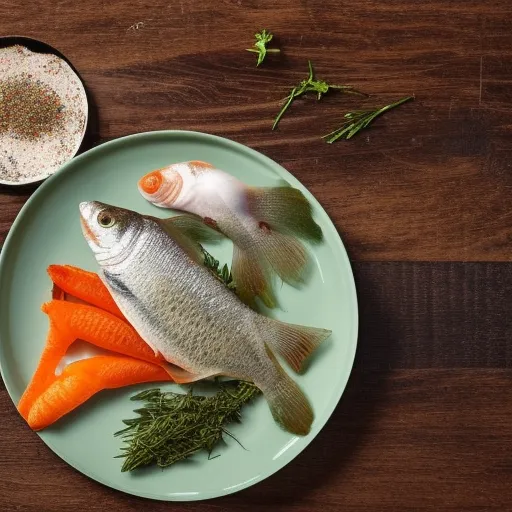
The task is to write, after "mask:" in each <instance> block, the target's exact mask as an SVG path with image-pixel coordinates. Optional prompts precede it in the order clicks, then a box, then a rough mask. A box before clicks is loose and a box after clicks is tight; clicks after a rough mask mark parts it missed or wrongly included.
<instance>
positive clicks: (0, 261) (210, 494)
mask: <svg viewBox="0 0 512 512" xmlns="http://www.w3.org/2000/svg"><path fill="white" fill-rule="evenodd" d="M155 136H163V137H171V138H173V137H175V136H178V137H183V136H185V137H187V138H198V137H199V138H204V139H206V140H209V141H211V142H214V143H220V144H222V145H224V146H228V147H232V148H233V149H235V150H237V151H242V152H245V153H247V152H248V153H249V154H250V155H251V156H253V157H255V158H256V159H258V160H263V161H264V162H265V163H266V164H267V165H268V166H269V167H270V168H271V169H272V170H273V171H275V172H276V174H277V175H279V176H280V177H283V176H284V177H285V178H286V179H287V180H288V181H291V182H293V184H294V186H296V185H297V184H298V185H299V186H300V187H302V188H304V189H305V190H306V191H307V192H308V194H309V195H310V196H311V198H312V200H313V201H314V202H315V203H316V206H317V208H319V209H320V210H321V211H322V212H323V214H324V215H325V217H326V219H327V220H328V222H329V223H330V227H331V228H332V230H333V232H334V234H335V236H334V237H333V238H334V240H335V244H336V246H337V249H338V250H339V255H340V257H341V258H342V260H344V263H345V264H346V266H347V268H348V269H349V273H348V274H349V279H348V282H347V286H348V287H349V288H350V294H351V296H352V297H353V301H351V304H350V305H349V307H350V309H351V312H349V314H350V315H351V320H352V332H350V337H351V340H350V350H349V353H348V355H347V360H348V362H349V363H350V370H349V372H348V373H347V376H346V378H345V379H344V382H342V383H341V385H340V386H339V389H338V392H337V393H335V394H333V398H332V399H331V401H330V402H328V404H327V407H326V411H327V412H326V413H325V415H324V417H323V418H322V421H321V424H318V425H317V426H316V428H315V432H314V435H313V436H311V438H309V439H306V442H305V443H304V445H303V446H302V447H300V448H299V449H298V451H295V452H293V454H291V453H290V452H291V450H289V451H288V454H283V456H282V457H280V458H279V459H280V461H279V463H277V464H276V465H275V466H272V465H271V466H269V468H270V469H269V470H268V471H264V472H262V473H261V474H260V475H258V476H257V477H255V478H253V479H250V480H249V481H247V482H243V483H241V484H239V485H237V486H235V487H234V488H233V489H227V490H225V489H223V490H222V491H221V492H217V491H202V492H199V493H198V494H194V495H186V496H183V495H181V496H179V497H178V496H172V495H167V496H164V495H162V494H156V493H152V492H140V491H133V492H132V491H131V490H130V489H129V488H123V487H122V486H120V485H117V484H115V483H112V482H109V481H107V480H106V479H104V478H103V477H101V476H98V475H97V474H96V473H95V472H93V471H91V470H89V469H86V468H84V467H83V466H82V465H81V463H80V462H77V461H76V460H74V459H73V458H72V457H69V456H68V455H65V456H64V455H63V454H61V452H60V450H59V449H58V448H56V447H55V446H54V445H53V444H52V443H51V442H49V441H48V440H46V439H45V438H44V436H43V434H42V433H40V432H36V434H37V435H38V436H39V438H40V439H41V440H42V441H43V442H44V443H45V445H46V446H48V448H50V450H52V451H53V452H54V453H55V454H56V455H57V456H58V457H59V458H60V459H62V461H64V462H65V463H66V464H68V465H69V466H71V467H72V468H73V469H74V470H76V471H79V472H80V473H82V474H83V475H84V476H86V477H87V478H90V479H92V480H95V481H96V482H98V483H100V484H102V485H105V486H107V487H110V488H111V489H115V490H116V491H120V492H123V493H126V494H129V495H132V496H138V497H142V498H147V499H154V500H159V501H168V502H185V501H202V500H207V499H213V498H220V497H223V496H228V495H230V494H233V493H236V492H239V491H241V490H243V489H247V488H249V487H252V486H253V485H255V484H257V483H259V482H262V481H263V480H266V479H267V478H269V477H270V476H272V475H274V474H275V473H277V472H278V471H280V470H281V469H283V468H284V467H285V466H287V465H288V464H289V463H290V462H292V461H293V460H294V459H295V458H296V457H298V456H299V455H300V454H301V453H302V452H303V451H304V450H305V449H306V448H307V447H308V446H309V445H310V444H311V443H312V442H313V440H314V439H315V438H316V437H317V435H318V434H319V433H320V431H321V430H322V429H323V428H324V426H325V425H326V423H327V422H328V421H329V419H330V418H331V416H332V414H333V413H334V411H335V409H336V407H337V406H338V404H339V402H340V400H341V397H342V396H343V393H344V392H345V389H346V387H347V383H348V381H349V378H350V376H351V375H352V371H353V367H354V359H355V355H356V350H357V344H358V334H359V308H358V300H357V289H356V286H355V279H354V272H353V269H352V265H351V263H350V259H349V257H348V253H347V250H346V248H345V245H344V244H343V241H342V239H341V236H340V235H339V233H338V230H337V228H336V226H335V224H334V222H332V220H331V218H330V217H329V215H328V213H327V212H326V211H325V209H324V208H323V206H322V205H321V204H320V202H319V201H318V200H317V199H316V197H315V196H314V195H313V194H312V193H311V192H310V191H309V190H308V189H307V187H305V186H304V185H303V184H302V183H301V182H300V181H299V180H298V179H297V178H296V177H295V176H293V174H291V173H290V172H289V171H288V170H287V169H285V168H284V167H283V166H281V165H280V164H279V163H277V162H275V161H274V160H272V159H271V158H270V157H268V156H266V155H264V154H263V153H261V152H259V151H257V150H255V149H253V148H251V147H248V146H246V145H244V144H241V143H240V142H236V141H234V140H231V139H228V138H226V137H221V136H219V135H214V134H210V133H204V132H199V131H192V130H155V131H147V132H140V133H134V134H131V135H126V136H123V137H118V138H116V139H112V140H110V141H107V142H104V143H102V144H100V145H98V146H95V147H93V148H91V149H89V150H88V151H86V152H84V153H81V154H80V155H78V156H76V157H74V158H72V159H71V160H69V161H68V162H66V163H65V164H63V165H62V166H61V167H60V169H58V170H57V171H56V172H55V173H54V174H52V175H51V176H49V177H48V178H47V179H46V180H45V181H44V182H43V183H42V184H41V186H39V187H38V188H37V190H35V192H34V193H33V194H32V195H31V196H30V197H29V198H28V200H27V201H26V202H25V204H24V205H23V206H22V208H21V209H20V211H19V213H18V215H17V216H16V218H15V219H14V221H13V223H12V225H11V227H10V229H9V232H8V234H7V236H6V238H5V241H4V243H3V245H2V248H1V251H0V287H1V285H2V281H3V280H4V279H5V278H4V277H3V276H4V274H5V272H4V267H5V265H6V264H7V259H8V253H9V247H10V242H11V239H12V238H13V237H14V233H15V232H16V231H17V229H18V227H19V225H21V224H22V222H23V220H24V217H25V215H27V211H28V209H29V208H30V207H31V206H30V205H31V203H32V202H33V200H35V199H36V198H37V197H39V195H43V194H44V193H45V192H46V190H47V189H49V188H50V187H51V186H53V182H54V181H55V180H57V179H58V176H59V175H60V174H61V173H65V172H73V170H74V169H73V167H74V166H75V165H78V164H75V162H76V161H78V162H79V161H81V160H86V159H87V158H89V157H90V155H91V154H95V153H96V152H101V151H105V150H107V151H108V150H109V149H112V148H114V147H115V146H116V145H121V146H122V145H123V144H126V143H127V142H129V141H133V140H136V139H139V140H140V139H146V138H147V139H150V138H153V137H155ZM1 345H2V339H1V332H0V346H1ZM0 375H1V376H2V380H3V382H4V385H5V387H6V390H7V392H8V394H9V398H10V399H11V401H12V402H13V404H14V406H15V407H16V403H15V402H14V399H13V398H12V395H13V388H12V387H11V385H10V384H9V383H8V382H7V381H6V379H5V374H4V369H3V365H2V357H0ZM16 410H17V407H16ZM290 455H291V456H290Z"/></svg>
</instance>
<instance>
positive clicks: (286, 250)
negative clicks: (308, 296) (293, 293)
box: [255, 229, 309, 284]
mask: <svg viewBox="0 0 512 512" xmlns="http://www.w3.org/2000/svg"><path fill="white" fill-rule="evenodd" d="M261 231H265V232H264V233H263V234H262V237H260V238H258V239H257V244H258V250H257V252H256V254H255V257H258V256H259V260H260V261H262V260H266V261H267V262H268V265H269V266H270V267H271V269H272V270H273V271H274V272H275V273H276V274H277V275H278V276H279V277H280V278H281V279H282V280H283V281H285V282H287V283H290V284H296V283H301V282H302V281H303V280H304V274H305V273H306V268H307V264H308V261H309V257H308V253H307V252H306V249H305V247H304V245H303V244H302V243H301V242H300V241H299V240H297V239H296V238H295V237H293V236H290V235H285V234H283V233H278V232H277V231H273V230H272V229H270V230H264V229H262V230H261Z"/></svg>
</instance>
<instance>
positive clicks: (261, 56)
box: [247, 29, 281, 66]
mask: <svg viewBox="0 0 512 512" xmlns="http://www.w3.org/2000/svg"><path fill="white" fill-rule="evenodd" d="M254 37H255V38H256V42H255V43H254V48H247V51H248V52H253V53H257V54H258V61H257V62H256V66H259V65H260V64H261V63H262V62H263V61H264V60H265V57H266V56H267V53H279V52H280V51H281V50H280V49H279V48H267V44H268V43H270V41H272V38H273V37H274V34H272V33H270V32H267V31H266V30H265V29H263V30H262V31H261V32H258V33H257V34H254Z"/></svg>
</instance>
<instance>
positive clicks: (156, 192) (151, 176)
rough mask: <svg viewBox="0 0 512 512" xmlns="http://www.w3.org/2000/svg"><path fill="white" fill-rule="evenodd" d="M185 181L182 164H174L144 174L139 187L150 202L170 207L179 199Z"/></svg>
mask: <svg viewBox="0 0 512 512" xmlns="http://www.w3.org/2000/svg"><path fill="white" fill-rule="evenodd" d="M186 178H189V177H188V176H187V177H186ZM187 181H189V180H187ZM184 182H185V180H184V176H183V173H182V172H180V164H173V165H169V166H168V167H163V168H162V169H157V170H155V171H151V172H149V173H148V174H146V175H144V176H143V177H142V178H141V179H140V180H139V183H138V187H139V192H140V193H141V194H142V197H144V198H145V199H147V200H148V201H149V202H151V203H153V204H154V205H156V206H162V207H164V208H165V207H167V208H170V207H172V206H174V204H175V203H176V201H177V200H178V199H179V197H180V195H181V193H182V191H183V185H184Z"/></svg>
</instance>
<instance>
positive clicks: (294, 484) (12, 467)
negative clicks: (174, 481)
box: [0, 369, 512, 512]
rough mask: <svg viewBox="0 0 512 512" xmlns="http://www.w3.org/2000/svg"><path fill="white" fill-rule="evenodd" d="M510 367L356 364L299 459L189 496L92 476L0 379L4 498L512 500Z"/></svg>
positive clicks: (69, 501) (185, 507)
mask: <svg viewBox="0 0 512 512" xmlns="http://www.w3.org/2000/svg"><path fill="white" fill-rule="evenodd" d="M511 378H512V373H511V371H510V370H499V369H497V370H492V369H491V370H489V369H455V370H454V369H450V370H443V369H440V370H391V371H363V370H356V371H355V372H354V374H353V375H352V377H351V380H350V382H349V385H348V388H347V390H346V392H345V394H344V396H343V398H342V401H341V403H340V405H339V406H338V408H337V409H336V411H335V413H334V414H333V416H332V417H331V419H330V421H329V423H328V424H327V425H326V427H325V429H324V430H323V431H322V432H321V433H320V435H319V436H318V438H317V439H315V441H314V442H313V443H312V444H311V445H310V446H309V447H308V448H307V449H306V450H305V451H304V452H303V453H302V454H301V455H300V456H299V457H298V458H297V459H296V460H295V461H293V462H292V463H291V464H289V465H288V466H287V467H285V468H284V469H282V470H281V471H280V472H279V473H277V474H276V475H274V476H272V477H271V478H269V479H267V480H265V481H264V482H262V483H260V484H258V485H257V486H254V487H252V488H249V489H247V490H244V491H241V492H239V493H237V494H235V495H231V496H228V497H225V498H219V499H216V500H212V501H207V502H201V503H187V504H180V503H173V504H169V503H159V502H154V501H148V500H144V499H141V498H135V497H131V496H128V495H125V494H122V493H119V492H117V491H114V490H112V489H109V488H107V487H104V486H102V485H100V484H98V483H96V482H93V481H92V480H89V479H88V478H86V477H85V476H83V475H81V474H80V473H78V472H77V471H75V470H73V469H71V468H70V467H69V466H67V465H66V464H65V463H64V462H63V461H62V460H60V459H59V458H58V457H57V456H56V455H55V454H54V453H52V452H51V451H50V450H49V449H48V448H47V447H46V446H45V445H44V444H43V443H42V442H41V440H40V439H39V438H38V437H37V436H36V435H35V434H34V433H33V432H31V431H30V430H29V428H28V427H27V426H26V425H25V424H24V423H23V421H22V420H21V418H20V417H19V416H18V415H17V414H13V410H12V409H13V406H12V403H11V402H10V399H9V397H8V396H7V393H6V392H5V391H0V414H1V416H2V422H0V443H1V446H2V452H1V453H2V455H1V461H2V465H1V479H0V500H1V501H0V503H2V505H3V508H2V510H8V511H11V510H18V511H27V512H29V511H30V512H41V511H52V512H53V511H55V512H57V511H67V510H75V511H76V510H90V511H98V512H100V511H102V512H103V511H104V510H116V511H135V510H137V511H139V510H151V511H152V512H158V511H168V510H173V511H176V512H179V511H201V512H210V511H211V512H213V511H227V510H233V511H240V510H247V511H254V512H256V511H261V510H274V509H275V510H286V511H293V512H310V511H312V510H323V511H325V512H335V511H338V510H350V511H361V512H363V511H364V512H366V511H368V510H372V511H373V510H378V511H382V512H396V511H397V510H411V511H412V510H414V511H427V510H428V511H430V510H432V511H433V510H436V511H437V510H443V511H453V512H459V511H465V510H467V511H472V512H473V511H482V512H483V511H491V510H495V511H500V512H501V511H505V510H510V507H511V503H512V497H511V495H510V481H511V471H512V459H511V454H510V446H511V445H512V423H511V422H510V417H509V415H508V414H505V413H504V410H503V407H504V405H506V404H509V403H510V402H511V401H512V388H511V386H510V381H511ZM475 382H478V386H475ZM6 439H9V440H11V449H9V450H7V449H5V448H4V446H5V445H6V444H7V441H6ZM12 445H14V446H15V447H16V449H15V450H13V449H12ZM169 471H173V470H169ZM170 478H171V475H170Z"/></svg>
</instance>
